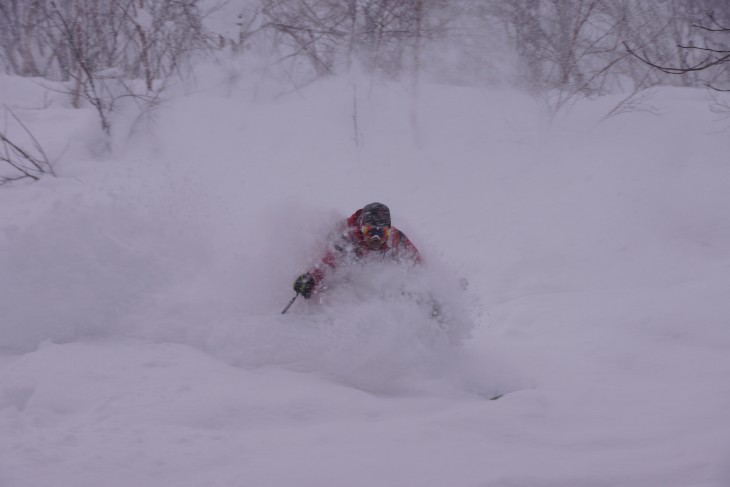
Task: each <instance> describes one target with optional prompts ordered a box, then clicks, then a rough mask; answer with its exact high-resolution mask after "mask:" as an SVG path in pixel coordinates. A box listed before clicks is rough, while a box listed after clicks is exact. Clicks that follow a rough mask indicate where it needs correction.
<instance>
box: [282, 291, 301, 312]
mask: <svg viewBox="0 0 730 487" xmlns="http://www.w3.org/2000/svg"><path fill="white" fill-rule="evenodd" d="M297 297H299V293H296V294H295V295H294V297H293V298H291V301H289V304H287V305H286V308H284V311H282V312H281V314H284V313H286V312H287V311H289V308H291V305H292V304H294V300H295V299H297Z"/></svg>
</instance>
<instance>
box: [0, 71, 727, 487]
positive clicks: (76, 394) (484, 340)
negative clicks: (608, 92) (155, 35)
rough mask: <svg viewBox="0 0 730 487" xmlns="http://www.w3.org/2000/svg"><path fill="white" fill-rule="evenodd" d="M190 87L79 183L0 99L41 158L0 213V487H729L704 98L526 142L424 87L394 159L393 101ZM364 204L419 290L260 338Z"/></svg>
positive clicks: (713, 163) (528, 135)
mask: <svg viewBox="0 0 730 487" xmlns="http://www.w3.org/2000/svg"><path fill="white" fill-rule="evenodd" d="M199 80H200V84H199V86H198V89H197V90H196V91H195V92H194V93H192V94H189V95H187V96H185V97H181V98H179V99H177V100H176V101H174V102H173V103H171V104H170V105H168V106H166V107H165V108H163V109H162V110H160V112H159V113H158V116H157V119H156V125H155V126H154V127H145V128H144V129H143V130H138V131H137V133H136V135H135V136H134V138H133V139H131V141H130V142H129V143H128V144H127V145H126V146H124V147H122V146H121V145H120V147H119V148H118V150H117V152H116V153H115V154H116V155H115V156H113V157H105V158H103V159H100V158H99V156H98V155H95V154H97V151H96V147H97V144H98V142H97V141H98V137H97V134H96V133H95V130H96V128H95V127H94V124H93V113H90V112H83V111H75V110H71V109H69V108H68V107H66V106H64V105H63V102H62V101H60V100H55V101H54V100H51V101H48V100H46V101H45V102H44V101H43V100H41V99H39V98H38V97H39V96H41V95H40V92H38V91H35V90H34V88H32V87H29V85H27V84H24V83H21V82H20V81H19V80H17V79H12V78H0V83H2V86H3V89H2V90H0V93H3V95H2V96H3V102H4V103H6V104H10V105H11V106H12V107H13V109H14V110H15V112H16V113H17V114H18V115H19V116H20V117H22V118H23V120H25V121H26V122H27V124H28V126H29V127H30V128H31V129H32V130H33V131H34V133H36V135H37V136H38V138H39V139H40V140H41V142H44V141H46V143H47V144H48V145H49V147H48V148H47V149H48V152H49V153H50V154H51V155H54V154H55V155H58V154H61V153H63V154H64V155H63V157H62V158H61V160H60V162H59V166H58V171H59V174H60V177H59V178H49V179H45V180H43V181H41V182H39V183H36V184H33V185H25V184H19V185H15V186H6V187H3V188H0V269H2V273H0V347H1V348H2V350H3V354H2V355H0V486H2V487H21V486H22V487H26V486H27V487H38V486H74V487H81V486H87V485H88V486H95V487H96V486H129V485H135V486H155V487H157V486H160V485H175V486H179V487H182V486H191V487H197V486H203V485H210V486H226V487H228V486H231V485H241V486H244V485H245V486H284V485H286V486H291V485H297V486H312V487H314V486H316V487H322V486H342V485H348V486H353V487H354V486H368V487H371V486H373V485H383V486H415V485H417V486H419V487H424V486H434V487H436V486H439V487H441V486H444V485H454V486H475V487H476V486H479V487H502V486H509V487H517V486H519V487H547V486H551V487H557V486H560V487H571V486H572V487H585V486H596V487H599V486H600V487H609V486H611V487H613V486H623V487H639V486H641V487H690V486H695V487H699V486H702V487H726V486H727V485H730V467H728V465H730V382H728V380H727V378H728V376H730V353H729V352H730V328H728V316H730V304H728V302H727V298H726V296H727V294H728V291H730V272H729V271H730V224H729V223H728V218H727V215H728V214H730V196H728V192H727V187H728V185H729V184H730V165H728V163H727V153H728V148H729V145H730V144H728V138H727V134H726V133H723V132H721V129H722V128H723V125H722V123H721V122H720V123H718V122H717V121H716V120H714V119H713V116H712V114H711V113H710V111H709V110H708V108H707V100H706V99H705V97H704V93H703V92H701V91H695V90H668V89H667V90H663V91H660V92H659V93H658V94H657V96H656V98H655V99H654V101H653V103H654V104H655V105H656V106H657V107H658V108H660V109H661V114H660V116H655V115H652V114H650V113H648V112H634V113H628V114H624V115H622V116H620V117H615V118H611V119H608V120H606V121H603V122H602V123H598V121H599V120H600V119H601V118H602V117H603V115H604V114H605V113H606V112H607V111H608V110H610V109H611V108H612V106H613V104H615V103H616V102H617V101H618V99H616V100H612V99H602V100H598V101H594V102H591V103H584V104H581V105H579V106H577V107H576V109H575V110H574V111H573V112H571V113H570V114H569V115H567V116H564V117H562V118H560V119H559V120H558V121H557V122H556V123H555V124H554V125H552V126H550V127H548V126H547V125H546V124H544V123H543V122H542V120H543V118H541V116H540V112H539V110H538V109H537V107H536V105H535V104H534V103H533V102H532V101H530V100H528V99H526V98H524V97H522V96H520V95H518V94H515V93H511V92H492V91H480V90H476V89H468V88H457V87H445V86H423V87H422V96H421V99H420V102H419V105H418V114H417V115H418V116H417V129H416V130H415V131H414V126H413V125H412V118H411V111H410V110H411V101H410V98H409V95H408V93H407V92H406V91H405V90H403V89H402V88H401V87H399V86H397V85H382V84H379V83H373V82H369V81H366V80H365V81H360V82H359V83H357V85H356V86H353V84H352V82H351V80H332V81H328V82H322V83H320V84H319V85H314V86H311V87H309V88H307V89H305V90H303V91H301V92H297V93H292V94H289V95H286V96H283V97H278V98H276V99H275V100H274V101H266V100H263V99H261V97H259V99H256V98H255V97H254V96H253V94H252V93H253V90H252V89H250V87H248V86H247V85H246V83H243V82H241V83H240V84H235V83H234V84H231V82H230V79H227V78H226V77H225V76H223V75H220V76H219V75H217V74H216V73H215V72H213V71H210V72H207V73H204V76H203V75H201V77H200V78H199ZM8 93H14V95H9V94H8ZM5 98H7V99H5ZM355 98H356V100H355ZM355 101H357V103H355ZM354 106H357V113H356V115H357V117H356V118H357V127H358V130H359V132H358V134H357V137H355V132H354V125H355V124H354V121H353V107H354ZM356 140H357V142H358V144H356V143H355V141H356ZM64 150H65V152H64ZM372 201H382V202H384V203H387V204H388V205H389V206H390V207H391V210H392V212H393V220H394V224H395V225H396V226H398V227H399V228H401V229H402V230H403V231H404V232H405V233H406V234H408V236H409V237H410V238H411V239H412V240H413V241H414V242H415V244H416V245H417V246H418V247H419V249H420V250H421V251H422V253H423V254H424V256H425V258H426V261H427V265H426V266H425V267H424V268H423V269H418V270H410V271H406V270H402V269H395V270H394V269H383V268H376V269H362V270H361V271H360V272H357V273H356V275H355V276H352V277H353V279H351V281H350V283H348V285H346V286H344V285H343V286H341V287H340V288H335V289H332V290H331V292H330V293H328V294H326V295H325V296H323V298H322V300H321V301H320V302H305V301H304V300H301V299H300V300H298V301H296V302H295V303H294V305H293V306H292V308H291V310H290V311H289V313H288V314H286V315H281V314H280V312H281V309H282V308H283V307H284V305H286V303H287V302H288V301H289V299H290V298H291V297H292V296H293V292H292V290H291V284H292V281H293V279H294V278H295V277H296V275H297V274H298V273H300V272H302V271H303V270H305V269H306V268H307V267H308V266H309V265H310V264H311V263H312V262H313V260H314V259H316V257H317V255H318V251H319V248H320V240H321V238H322V237H323V235H324V234H325V233H326V232H327V230H328V228H329V227H330V225H331V224H333V223H334V222H335V221H337V219H338V218H342V217H344V216H346V215H349V214H350V213H351V212H352V211H354V210H355V209H357V208H359V207H361V206H362V205H364V204H366V203H369V202H372ZM462 278H464V279H466V280H467V281H468V282H469V287H468V288H467V290H463V289H461V287H460V284H459V283H460V280H461V279H462ZM403 290H405V291H406V294H405V295H404V294H402V291H403ZM411 295H417V296H426V295H430V296H438V298H439V300H440V301H442V303H445V304H446V306H448V307H449V309H450V310H451V312H452V314H453V319H452V320H451V321H450V322H449V324H448V325H446V327H445V328H446V329H445V330H444V326H441V325H439V324H438V323H436V322H435V321H434V320H432V319H430V318H429V317H428V313H427V312H426V310H424V309H423V307H421V306H418V305H417V304H416V303H414V302H413V301H412V300H409V299H405V298H404V297H403V296H411ZM444 332H446V333H444ZM468 336H470V338H467V337H468ZM496 394H504V396H503V397H501V398H500V399H499V400H489V399H490V398H491V397H493V396H494V395H496Z"/></svg>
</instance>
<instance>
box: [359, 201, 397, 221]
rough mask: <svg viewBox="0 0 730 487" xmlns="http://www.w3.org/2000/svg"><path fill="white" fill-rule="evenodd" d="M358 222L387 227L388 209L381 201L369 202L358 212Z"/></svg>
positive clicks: (388, 219)
mask: <svg viewBox="0 0 730 487" xmlns="http://www.w3.org/2000/svg"><path fill="white" fill-rule="evenodd" d="M360 224H361V225H373V226H376V227H389V226H390V210H389V209H388V207H387V206H385V205H384V204H383V203H370V204H369V205H365V207H364V208H363V209H362V213H361V214H360Z"/></svg>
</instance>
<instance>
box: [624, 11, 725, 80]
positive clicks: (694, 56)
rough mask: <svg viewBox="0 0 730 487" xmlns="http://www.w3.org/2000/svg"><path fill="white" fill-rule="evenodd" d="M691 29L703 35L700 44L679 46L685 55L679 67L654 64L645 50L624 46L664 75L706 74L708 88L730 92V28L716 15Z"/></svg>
mask: <svg viewBox="0 0 730 487" xmlns="http://www.w3.org/2000/svg"><path fill="white" fill-rule="evenodd" d="M691 27H692V28H693V29H694V31H695V32H696V33H700V35H699V42H697V37H695V38H694V39H689V40H685V41H684V42H681V43H678V44H677V48H678V49H679V50H680V51H681V53H682V54H683V55H682V56H681V57H680V58H679V60H678V62H677V63H676V64H669V63H667V64H664V63H660V62H658V61H654V60H652V59H650V56H649V55H647V53H646V52H645V51H644V50H641V52H639V51H638V50H637V49H634V48H632V47H631V46H629V45H628V44H624V46H625V47H626V50H627V51H628V52H629V53H630V54H631V55H633V56H634V57H636V58H637V59H639V60H641V61H642V62H643V63H645V64H647V65H648V66H651V67H652V68H655V69H657V70H659V71H661V72H663V73H666V74H670V75H686V74H688V73H700V72H706V73H709V75H708V77H707V78H706V79H705V80H704V84H705V85H706V86H707V87H709V88H711V89H714V90H716V91H730V24H724V23H721V22H720V21H719V20H718V19H717V18H716V16H715V14H714V12H708V13H707V14H706V17H705V18H704V19H703V20H702V21H700V22H696V23H692V24H691ZM697 44H699V45H697ZM713 70H714V71H715V72H714V73H713V72H712V71H713Z"/></svg>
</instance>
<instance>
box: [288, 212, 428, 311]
mask: <svg viewBox="0 0 730 487" xmlns="http://www.w3.org/2000/svg"><path fill="white" fill-rule="evenodd" d="M366 258H367V259H370V258H375V259H377V260H386V259H387V260H392V261H395V262H409V263H412V264H420V263H421V255H420V254H419V253H418V249H416V246H415V245H413V243H412V242H411V241H410V240H408V237H406V235H405V234H404V233H403V232H401V231H400V230H398V229H397V228H395V227H394V226H392V225H391V223H390V209H389V208H388V207H387V206H385V205H384V204H382V203H370V204H369V205H365V206H364V207H363V208H361V209H359V210H357V211H356V212H355V213H353V214H352V216H350V217H349V218H348V219H346V220H344V221H342V222H340V224H339V225H338V227H337V229H336V232H335V233H334V234H333V238H332V242H331V245H330V247H329V248H328V249H327V251H326V252H325V254H324V256H323V257H322V260H321V262H319V263H318V264H317V265H315V266H314V267H313V268H311V269H310V270H309V271H307V272H306V273H304V274H302V275H301V276H299V277H297V279H296V281H294V291H296V292H297V293H299V294H301V295H302V296H304V298H305V299H309V298H310V297H312V294H315V293H317V292H318V290H320V289H321V288H322V284H323V282H324V280H325V278H326V276H327V274H329V273H330V272H332V271H334V270H335V269H337V267H338V266H340V265H341V264H342V263H343V262H348V261H352V260H355V261H363V260H365V259H366Z"/></svg>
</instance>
